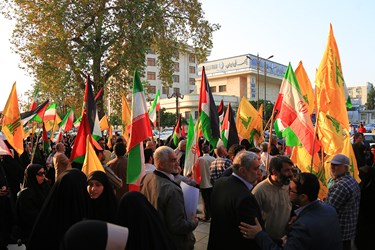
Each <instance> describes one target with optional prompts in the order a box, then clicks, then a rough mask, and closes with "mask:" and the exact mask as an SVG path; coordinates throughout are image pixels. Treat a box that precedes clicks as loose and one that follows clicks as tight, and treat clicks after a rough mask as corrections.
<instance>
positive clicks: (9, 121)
mask: <svg viewBox="0 0 375 250" xmlns="http://www.w3.org/2000/svg"><path fill="white" fill-rule="evenodd" d="M1 131H2V132H3V134H4V136H5V137H6V138H7V140H8V142H9V144H10V145H12V147H13V148H14V150H15V151H16V152H17V153H18V154H19V155H21V154H22V153H23V138H24V130H23V126H22V122H21V117H20V111H19V109H18V97H17V91H16V83H14V84H13V87H12V91H11V92H10V95H9V98H8V101H7V103H6V105H5V108H4V111H3V121H2V129H1Z"/></svg>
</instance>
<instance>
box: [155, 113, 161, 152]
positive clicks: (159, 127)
mask: <svg viewBox="0 0 375 250" xmlns="http://www.w3.org/2000/svg"><path fill="white" fill-rule="evenodd" d="M156 112H159V117H158V130H159V133H158V134H159V143H160V133H161V126H160V114H161V113H160V108H159V110H157V111H156ZM159 146H161V145H159Z"/></svg>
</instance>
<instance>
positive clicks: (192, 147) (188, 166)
mask: <svg viewBox="0 0 375 250" xmlns="http://www.w3.org/2000/svg"><path fill="white" fill-rule="evenodd" d="M197 130H198V123H197V124H196V125H195V126H194V121H193V117H192V115H191V114H190V118H189V127H188V138H187V142H186V155H185V165H184V166H185V167H184V175H185V176H186V175H188V174H190V172H191V171H192V169H193V166H194V163H195V161H196V160H197V159H198V157H199V145H198V142H197Z"/></svg>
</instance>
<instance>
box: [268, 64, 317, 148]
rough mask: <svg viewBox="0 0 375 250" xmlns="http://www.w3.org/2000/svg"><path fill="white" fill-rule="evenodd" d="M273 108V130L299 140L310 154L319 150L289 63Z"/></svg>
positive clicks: (303, 100) (306, 108) (304, 103)
mask: <svg viewBox="0 0 375 250" xmlns="http://www.w3.org/2000/svg"><path fill="white" fill-rule="evenodd" d="M275 110H277V116H276V118H277V121H276V122H277V127H276V128H275V130H276V129H277V128H278V129H279V130H280V132H283V136H284V137H285V136H286V137H288V136H291V138H294V139H293V140H294V143H298V141H299V142H300V143H301V144H302V146H303V147H305V148H306V150H307V152H309V153H310V154H311V155H312V154H313V152H318V151H319V148H320V145H319V142H318V140H315V143H314V136H315V133H314V126H313V124H312V121H311V118H310V115H309V112H308V107H307V104H306V101H305V99H304V98H303V96H302V94H301V89H300V86H299V84H298V81H297V79H296V76H295V75H294V71H293V69H292V66H291V65H290V63H289V65H288V68H287V70H286V72H285V75H284V79H283V81H282V83H281V87H280V93H279V96H278V98H277V101H276V103H275ZM296 140H298V141H296Z"/></svg>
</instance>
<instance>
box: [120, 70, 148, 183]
mask: <svg viewBox="0 0 375 250" xmlns="http://www.w3.org/2000/svg"><path fill="white" fill-rule="evenodd" d="M151 136H152V130H151V125H150V118H149V117H148V112H147V104H146V97H145V95H144V93H143V88H142V83H141V79H140V78H139V75H138V70H137V69H136V70H135V72H134V83H133V98H132V112H131V127H130V138H129V144H128V168H127V175H126V183H127V184H131V183H135V182H136V181H137V180H138V178H139V177H140V175H141V171H142V166H143V165H144V156H143V140H145V139H146V138H148V137H151Z"/></svg>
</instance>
